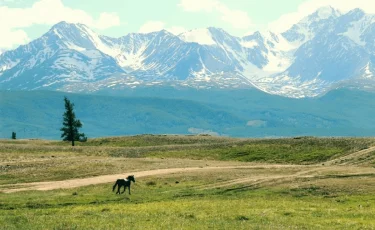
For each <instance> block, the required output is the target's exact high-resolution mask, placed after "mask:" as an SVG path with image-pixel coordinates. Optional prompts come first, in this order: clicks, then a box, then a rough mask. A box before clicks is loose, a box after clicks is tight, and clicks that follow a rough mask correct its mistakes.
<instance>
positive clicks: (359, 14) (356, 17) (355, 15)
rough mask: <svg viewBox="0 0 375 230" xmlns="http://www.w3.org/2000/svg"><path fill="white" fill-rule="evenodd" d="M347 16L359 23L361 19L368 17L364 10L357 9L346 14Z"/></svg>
mask: <svg viewBox="0 0 375 230" xmlns="http://www.w3.org/2000/svg"><path fill="white" fill-rule="evenodd" d="M346 16H347V17H349V18H351V19H353V20H356V21H358V20H360V19H361V18H363V17H364V16H366V13H365V12H364V11H363V10H362V9H359V8H356V9H353V10H351V11H349V12H348V13H347V14H346Z"/></svg>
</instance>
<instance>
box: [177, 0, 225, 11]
mask: <svg viewBox="0 0 375 230" xmlns="http://www.w3.org/2000/svg"><path fill="white" fill-rule="evenodd" d="M217 5H218V2H217V1H216V0H181V2H180V4H179V6H180V7H182V8H183V9H184V10H185V11H189V12H199V11H207V12H211V11H213V10H214V9H215V8H216V6H217Z"/></svg>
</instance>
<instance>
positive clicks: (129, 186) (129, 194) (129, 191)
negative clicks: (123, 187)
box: [129, 184, 130, 195]
mask: <svg viewBox="0 0 375 230" xmlns="http://www.w3.org/2000/svg"><path fill="white" fill-rule="evenodd" d="M129 195H130V184H129Z"/></svg>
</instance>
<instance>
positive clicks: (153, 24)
mask: <svg viewBox="0 0 375 230" xmlns="http://www.w3.org/2000/svg"><path fill="white" fill-rule="evenodd" d="M160 30H167V31H169V32H170V33H172V34H174V35H179V34H181V33H183V32H185V31H186V29H185V28H183V27H181V26H172V27H166V24H165V23H164V22H161V21H148V22H146V23H145V24H143V25H142V26H141V28H140V29H139V30H138V32H139V33H143V34H147V33H152V32H156V31H160Z"/></svg>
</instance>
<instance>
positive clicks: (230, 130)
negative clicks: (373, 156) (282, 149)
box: [0, 87, 375, 140]
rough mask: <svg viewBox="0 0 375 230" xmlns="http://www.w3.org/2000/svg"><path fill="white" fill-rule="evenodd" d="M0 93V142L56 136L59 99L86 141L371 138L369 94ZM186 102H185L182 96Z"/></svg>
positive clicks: (373, 106) (373, 108)
mask: <svg viewBox="0 0 375 230" xmlns="http://www.w3.org/2000/svg"><path fill="white" fill-rule="evenodd" d="M102 93H103V94H104V95H98V94H97V95H92V94H90V95H82V94H81V95H80V94H69V93H61V92H52V91H1V92H0V121H1V122H0V138H10V136H11V133H12V132H16V133H17V137H18V138H21V139H22V138H45V139H55V140H58V139H60V135H61V133H60V131H59V129H60V128H61V125H62V114H63V112H64V105H63V97H64V96H67V97H68V98H69V99H70V100H71V101H72V102H73V103H74V104H75V110H76V115H77V117H78V118H79V119H80V120H81V121H82V122H83V128H82V131H83V132H84V133H85V134H86V135H87V136H88V137H89V138H93V137H103V136H122V135H137V134H192V135H198V134H208V135H220V136H233V137H270V138H273V137H289V136H373V135H375V123H374V122H373V115H374V114H375V101H374V100H373V98H374V97H375V94H374V93H371V92H364V91H359V90H349V89H340V90H334V91H331V92H330V93H328V94H326V95H324V96H322V97H318V98H314V99H310V98H307V99H293V98H285V97H280V96H275V95H269V94H266V93H264V92H262V91H260V90H256V89H244V90H196V89H191V88H185V89H180V90H176V89H174V88H173V87H159V88H155V87H153V88H152V89H149V88H144V89H142V88H139V89H133V90H129V91H127V93H126V94H123V92H122V91H119V93H121V96H119V95H116V92H115V91H111V93H112V96H108V95H107V94H108V93H107V92H102ZM187 96H189V97H190V99H189V100H187V99H186V97H187Z"/></svg>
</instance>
